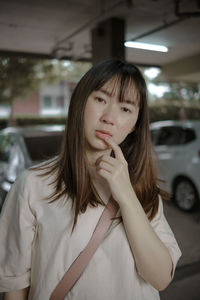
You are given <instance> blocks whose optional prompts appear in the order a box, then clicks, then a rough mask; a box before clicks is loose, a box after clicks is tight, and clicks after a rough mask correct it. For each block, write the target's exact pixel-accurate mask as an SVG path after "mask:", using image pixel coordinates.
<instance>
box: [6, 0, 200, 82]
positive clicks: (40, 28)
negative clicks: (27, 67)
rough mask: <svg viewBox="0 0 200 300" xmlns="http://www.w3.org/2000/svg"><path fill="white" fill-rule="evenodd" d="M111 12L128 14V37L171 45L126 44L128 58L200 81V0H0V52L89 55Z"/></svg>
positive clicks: (121, 14)
mask: <svg viewBox="0 0 200 300" xmlns="http://www.w3.org/2000/svg"><path fill="white" fill-rule="evenodd" d="M175 3H178V6H177V10H175ZM110 17H119V18H123V19H125V20H126V34H125V39H126V40H137V41H140V42H147V43H154V44H163V45H166V46H167V47H168V48H169V51H168V52H167V53H159V52H152V51H146V50H136V49H130V48H129V49H127V48H126V59H127V60H129V61H132V62H134V63H136V64H144V65H158V66H161V67H163V70H166V74H167V76H169V78H172V79H173V76H174V78H179V79H181V78H183V79H184V80H188V81H190V80H191V81H198V80H199V81H200V0H190V1H188V0H180V1H174V0H132V1H131V0H121V1H119V0H56V1H55V0H54V1H53V0H41V1H37V0H28V1H27V0H17V1H16V0H1V1H0V54H1V53H2V54H3V53H6V52H21V53H29V54H39V55H44V56H53V55H55V54H56V55H57V56H63V55H64V56H65V57H68V58H71V59H74V60H79V59H85V60H90V59H91V51H92V49H91V29H92V28H95V27H96V26H97V24H98V23H99V22H102V21H104V20H106V19H107V18H110ZM173 66H175V69H174V67H173ZM184 66H185V67H184ZM175 73H176V75H173V74H175Z"/></svg>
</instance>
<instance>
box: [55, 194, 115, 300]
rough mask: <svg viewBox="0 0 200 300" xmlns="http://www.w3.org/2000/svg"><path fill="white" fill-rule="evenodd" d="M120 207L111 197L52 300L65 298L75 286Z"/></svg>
mask: <svg viewBox="0 0 200 300" xmlns="http://www.w3.org/2000/svg"><path fill="white" fill-rule="evenodd" d="M118 208H119V205H118V204H117V202H116V201H115V200H114V199H113V198H112V197H111V198H110V200H109V202H108V204H107V205H106V207H105V208H104V210H103V212H102V214H101V217H100V219H99V221H98V223H97V225H96V228H95V230H94V232H93V234H92V237H91V239H90V240H89V242H88V244H87V246H86V247H85V249H84V250H83V251H82V252H81V253H80V254H79V256H78V257H77V258H76V259H75V261H74V262H73V263H72V264H71V266H70V267H69V269H68V270H67V272H66V273H65V275H64V276H63V278H62V279H61V281H60V282H59V283H58V285H57V287H56V288H55V290H54V291H53V292H52V294H51V297H50V300H63V299H64V297H65V296H66V294H67V293H68V292H69V291H70V290H71V288H72V287H73V286H74V284H75V283H76V281H77V280H78V279H79V277H80V276H81V274H82V273H83V271H84V270H85V268H86V267H87V265H88V263H89V261H90V259H91V258H92V256H93V255H94V253H95V251H96V250H97V248H98V247H99V245H100V244H101V243H102V241H103V240H104V237H105V235H106V232H107V231H108V229H109V227H110V225H111V224H112V218H114V217H115V215H116V213H117V210H118Z"/></svg>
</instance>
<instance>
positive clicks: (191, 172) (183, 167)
mask: <svg viewBox="0 0 200 300" xmlns="http://www.w3.org/2000/svg"><path fill="white" fill-rule="evenodd" d="M150 129H151V133H152V142H153V145H154V148H155V153H156V154H157V158H158V162H157V168H158V174H159V175H160V177H161V179H164V180H165V183H164V185H163V186H162V187H164V189H165V190H167V191H168V192H169V193H170V194H171V195H172V199H173V200H174V201H175V203H176V204H177V206H178V207H179V208H180V209H182V210H184V211H191V210H194V209H195V208H197V206H198V205H199V204H200V122H199V121H161V122H154V123H152V124H151V125H150Z"/></svg>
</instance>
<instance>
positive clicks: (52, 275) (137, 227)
mask: <svg viewBox="0 0 200 300" xmlns="http://www.w3.org/2000/svg"><path fill="white" fill-rule="evenodd" d="M162 195H163V192H162V191H161V190H160V189H159V187H158V181H157V175H156V171H155V169H154V165H153V161H152V146H151V138H150V132H149V120H148V107H147V95H146V85H145V81H144V79H143V77H142V75H141V73H140V71H139V70H138V69H137V68H136V67H135V66H133V65H132V64H129V63H126V62H123V61H121V60H117V59H111V60H107V61H104V62H102V63H100V64H98V65H96V66H94V67H93V68H92V69H91V70H89V71H88V72H87V73H86V74H85V76H84V77H83V78H82V79H81V80H80V82H79V83H78V85H77V87H76V88H75V90H74V93H73V95H72V98H71V102H70V107H69V114H68V120H67V126H66V131H65V134H64V139H63V143H62V148H61V152H60V154H59V155H58V156H57V157H56V158H55V159H53V160H51V161H48V162H46V163H45V164H43V165H41V166H38V167H36V168H32V169H29V170H27V171H25V172H24V173H23V174H22V175H21V176H20V177H19V178H18V179H17V180H16V182H15V184H14V185H13V187H12V190H11V191H10V193H9V195H8V197H7V200H6V202H5V205H4V207H3V211H2V215H1V219H0V244H1V251H0V291H2V292H5V299H6V300H7V299H11V300H12V299H15V300H16V299H31V300H46V299H49V297H50V295H51V293H52V291H53V290H54V289H55V287H56V286H57V284H58V283H59V281H60V280H61V279H62V277H63V276H64V274H65V272H66V270H68V268H69V267H70V266H71V264H72V263H73V261H74V260H75V259H76V258H77V257H78V255H79V254H80V252H81V251H82V250H83V249H84V248H85V246H86V245H87V243H88V241H89V240H90V238H91V236H92V233H93V231H94V229H95V227H96V224H97V222H98V220H99V218H100V216H101V214H102V211H103V209H104V207H105V205H106V204H107V203H108V201H109V198H110V197H111V196H112V197H113V199H114V200H115V201H116V202H117V203H118V207H119V209H118V212H117V216H116V218H115V220H114V221H113V223H112V226H111V229H110V230H109V231H108V233H107V235H106V237H105V239H104V241H103V242H102V244H101V245H100V246H99V248H98V249H97V251H96V253H95V254H94V256H93V257H92V259H91V261H90V262H89V264H88V266H87V268H86V269H85V271H84V272H83V274H82V275H81V277H80V278H79V280H78V281H77V282H76V284H75V285H74V287H73V288H72V289H71V290H70V292H69V293H68V294H67V295H66V297H65V299H68V300H100V299H101V300H102V299H104V300H114V299H115V300H116V299H119V300H121V299H126V300H147V299H148V300H155V299H159V292H158V291H160V290H163V289H165V288H166V287H167V285H168V284H169V283H170V281H171V280H172V278H173V275H174V271H175V267H176V264H177V261H178V259H179V258H180V256H181V252H180V249H179V247H178V245H177V242H176V240H175V238H174V235H173V233H172V231H171V229H170V227H169V225H168V223H167V221H166V219H165V217H164V214H163V204H162V200H161V196H162Z"/></svg>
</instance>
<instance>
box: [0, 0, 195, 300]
mask: <svg viewBox="0 0 200 300" xmlns="http://www.w3.org/2000/svg"><path fill="white" fill-rule="evenodd" d="M199 28H200V0H190V1H187V0H179V1H178V0H121V1H120V0H119V1H118V0H74V1H73V0H71V1H70V0H57V1H53V0H48V1H47V0H41V1H33V0H29V1H25V0H18V1H14V0H1V9H0V209H1V207H2V205H3V202H4V199H5V196H6V194H7V192H8V191H9V189H10V187H11V185H12V183H13V182H14V180H15V179H16V177H17V176H18V175H19V174H20V172H21V171H22V170H24V168H27V167H29V166H31V165H33V164H35V163H37V162H40V161H43V160H45V159H47V158H49V157H51V156H52V155H56V153H57V152H58V151H59V147H60V142H61V139H62V135H63V131H64V124H65V122H66V118H67V112H68V106H69V102H70V97H71V94H72V92H73V89H74V87H75V86H76V83H77V82H78V81H79V80H80V78H81V77H82V76H83V74H84V73H85V72H86V71H87V70H88V69H89V68H90V67H91V66H92V65H93V64H95V63H97V62H99V61H101V60H104V59H107V58H111V57H119V58H123V59H125V60H127V61H129V62H131V63H134V64H135V65H137V66H138V67H139V69H140V70H141V72H142V73H143V75H144V77H145V79H146V83H147V88H148V94H149V108H150V122H151V125H150V130H151V132H152V141H153V145H154V150H155V161H156V165H157V168H158V173H159V177H160V178H161V179H163V180H165V183H161V185H162V186H163V188H164V189H165V190H167V191H168V192H170V193H171V195H172V197H171V200H170V201H169V202H165V203H164V209H165V215H166V218H167V220H168V222H169V224H170V226H171V227H172V230H173V231H174V233H175V236H176V238H177V240H178V243H179V245H180V248H181V250H182V252H183V256H182V258H181V259H180V261H179V263H178V268H177V271H176V273H175V278H174V280H173V282H172V283H171V284H170V285H169V287H168V288H167V289H166V290H165V291H163V292H161V293H160V296H161V300H169V299H170V300H179V299H181V300H199V299H200V284H199V283H200V209H199V206H200V205H199V204H200V33H199ZM147 300H148V299H147Z"/></svg>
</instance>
